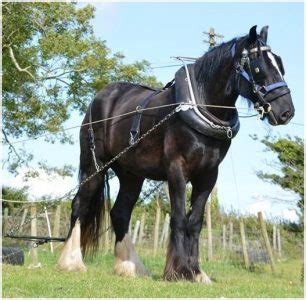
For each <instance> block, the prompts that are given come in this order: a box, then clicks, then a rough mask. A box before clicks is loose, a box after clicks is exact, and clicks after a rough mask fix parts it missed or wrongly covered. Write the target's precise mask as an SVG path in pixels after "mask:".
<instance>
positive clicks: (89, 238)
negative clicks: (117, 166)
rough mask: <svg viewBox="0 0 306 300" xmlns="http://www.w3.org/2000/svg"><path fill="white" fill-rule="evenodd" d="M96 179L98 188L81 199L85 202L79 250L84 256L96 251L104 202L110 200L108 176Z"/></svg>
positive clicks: (105, 204)
mask: <svg viewBox="0 0 306 300" xmlns="http://www.w3.org/2000/svg"><path fill="white" fill-rule="evenodd" d="M98 177H100V178H99V188H98V189H96V191H95V192H94V193H90V197H86V196H85V197H86V200H85V199H82V200H83V201H86V202H87V203H86V208H85V211H82V218H81V248H82V251H83V254H84V255H85V254H89V253H90V254H92V255H93V254H95V253H96V251H97V250H98V247H99V237H100V235H101V234H102V233H103V232H101V227H102V226H101V225H102V219H103V218H104V215H105V211H106V207H108V206H107V203H105V202H106V201H107V200H109V199H110V198H109V183H108V174H107V173H106V174H102V175H101V176H98ZM101 177H102V182H101ZM96 180H97V179H96ZM89 184H90V183H89ZM103 230H108V228H103Z"/></svg>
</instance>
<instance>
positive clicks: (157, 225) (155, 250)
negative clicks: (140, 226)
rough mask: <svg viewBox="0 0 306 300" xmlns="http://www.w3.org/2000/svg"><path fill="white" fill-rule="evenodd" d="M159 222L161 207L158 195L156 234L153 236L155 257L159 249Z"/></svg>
mask: <svg viewBox="0 0 306 300" xmlns="http://www.w3.org/2000/svg"><path fill="white" fill-rule="evenodd" d="M159 222H160V205H159V195H158V194H157V195H156V215H155V224H154V234H153V239H154V240H153V255H156V253H157V247H158V233H159Z"/></svg>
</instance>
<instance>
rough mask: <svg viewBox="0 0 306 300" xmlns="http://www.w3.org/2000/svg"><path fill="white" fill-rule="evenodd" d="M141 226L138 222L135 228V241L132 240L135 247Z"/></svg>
mask: <svg viewBox="0 0 306 300" xmlns="http://www.w3.org/2000/svg"><path fill="white" fill-rule="evenodd" d="M139 226H140V221H139V220H137V221H136V224H135V227H134V233H133V239H132V243H133V244H134V245H135V244H136V240H137V235H138V231H139Z"/></svg>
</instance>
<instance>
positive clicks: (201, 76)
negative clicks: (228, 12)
mask: <svg viewBox="0 0 306 300" xmlns="http://www.w3.org/2000/svg"><path fill="white" fill-rule="evenodd" d="M244 39H245V37H242V38H241V37H239V38H234V39H232V40H230V41H228V42H224V43H222V44H220V45H218V46H215V47H213V48H212V49H210V50H208V51H207V52H206V53H205V54H204V55H202V56H201V57H200V58H198V59H197V60H196V63H195V75H196V79H197V81H198V82H199V83H202V82H203V83H204V82H207V81H208V80H209V79H210V76H211V75H212V74H215V72H216V71H217V70H218V69H219V68H220V66H222V65H224V62H226V61H228V62H231V61H232V55H231V48H232V46H233V43H234V42H235V41H237V42H238V41H239V43H240V41H242V40H244Z"/></svg>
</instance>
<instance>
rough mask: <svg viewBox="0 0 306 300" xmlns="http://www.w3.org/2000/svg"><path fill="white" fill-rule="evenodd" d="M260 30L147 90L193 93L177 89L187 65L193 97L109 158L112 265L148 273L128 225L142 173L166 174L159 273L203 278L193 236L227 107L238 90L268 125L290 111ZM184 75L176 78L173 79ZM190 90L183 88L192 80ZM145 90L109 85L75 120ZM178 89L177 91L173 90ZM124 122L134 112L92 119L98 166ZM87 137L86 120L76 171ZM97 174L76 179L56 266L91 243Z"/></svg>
mask: <svg viewBox="0 0 306 300" xmlns="http://www.w3.org/2000/svg"><path fill="white" fill-rule="evenodd" d="M267 31H268V27H267V26H266V27H264V28H262V30H261V32H260V34H259V35H258V34H257V33H256V26H254V27H252V28H251V29H250V31H249V34H248V35H246V36H243V37H240V38H236V39H233V40H231V41H229V42H226V43H223V44H221V45H219V46H216V47H214V48H212V49H211V50H209V51H208V52H207V53H205V54H204V55H203V56H202V57H200V58H199V59H198V60H197V61H196V62H195V63H194V64H191V65H188V66H186V67H183V68H182V69H181V70H180V71H179V72H178V73H177V78H176V82H175V84H174V85H172V86H171V87H169V88H167V89H165V90H163V91H162V92H160V93H154V95H153V96H152V97H151V99H150V101H149V104H148V107H155V106H160V105H166V104H175V103H179V102H180V101H181V102H187V101H189V102H190V101H191V100H194V99H191V100H190V97H191V93H188V95H187V96H186V95H185V94H184V88H183V87H182V86H179V85H181V84H182V85H183V84H185V85H186V84H187V81H188V78H187V77H188V73H189V72H190V74H189V77H190V78H191V84H192V86H193V93H194V96H195V98H196V104H198V106H197V107H196V106H192V105H190V106H189V107H187V111H181V112H180V113H179V114H175V115H174V116H172V117H171V118H170V119H169V120H168V121H167V122H165V123H164V124H162V126H160V127H159V128H157V129H156V131H155V132H154V133H152V134H151V135H150V136H148V137H146V138H144V139H143V140H141V141H140V142H139V143H138V144H137V145H135V147H133V148H132V149H131V150H130V151H128V152H126V153H125V154H124V155H123V156H121V157H120V158H119V159H118V160H116V161H115V162H113V163H112V164H111V166H110V167H111V169H112V170H113V171H114V172H115V173H116V175H117V176H118V178H119V181H120V190H119V193H118V196H117V199H116V202H115V204H114V206H113V208H112V209H111V212H110V215H111V220H112V225H113V228H114V231H115V234H116V244H115V256H116V261H115V272H116V273H117V274H120V275H127V276H133V275H135V274H143V275H146V274H147V271H146V270H145V268H144V266H143V265H142V263H141V262H140V260H139V258H138V257H137V255H136V253H135V250H134V248H133V246H132V243H131V241H130V239H129V237H128V234H127V232H128V226H129V222H130V217H131V213H132V211H133V207H134V205H135V203H136V201H137V199H138V197H139V194H140V191H141V187H142V184H143V182H144V179H145V178H150V179H153V180H160V181H167V182H168V185H169V193H170V199H171V222H170V227H171V235H170V241H169V247H168V253H167V259H166V266H165V270H164V277H165V279H167V280H176V279H181V278H184V279H188V280H192V281H198V282H203V283H209V282H210V280H209V278H208V277H207V276H206V275H205V273H204V272H202V271H201V269H200V266H199V261H198V254H199V249H198V245H199V235H200V231H201V228H202V223H203V215H204V207H205V203H206V201H207V198H208V196H209V194H210V192H211V190H212V188H213V187H214V185H215V183H216V179H217V176H218V168H219V164H220V163H221V161H222V160H223V158H224V157H225V155H226V153H227V151H228V149H229V147H230V145H231V138H232V137H233V136H234V135H235V134H236V132H237V131H238V129H239V121H238V120H237V110H236V109H230V108H228V107H232V108H235V102H236V100H237V98H238V96H239V95H241V96H242V97H244V98H246V99H248V100H247V101H249V102H250V103H253V104H254V106H255V108H256V109H257V110H258V112H259V113H260V114H261V117H262V119H267V120H268V122H269V123H270V124H271V125H279V124H287V123H288V122H289V120H290V119H291V118H292V117H293V115H294V107H293V104H292V100H291V96H290V91H289V89H288V87H287V85H286V83H285V82H284V81H283V75H284V69H283V65H282V62H281V59H280V57H278V56H277V55H275V54H273V53H272V52H271V49H270V47H269V46H267V44H266V42H267ZM186 69H188V72H186ZM180 72H181V74H179V73H180ZM182 76H183V79H184V80H181V79H182ZM185 78H187V79H186V80H187V81H186V80H185ZM180 80H181V81H180ZM184 82H185V83H184ZM189 83H190V82H189V81H188V84H189ZM188 89H189V92H191V90H192V89H191V87H190V86H188ZM152 93H153V92H152V90H150V89H148V88H146V87H143V86H140V85H136V84H132V83H125V82H118V83H113V84H110V85H109V86H107V87H106V88H105V89H104V90H102V91H100V92H99V93H98V94H97V96H96V97H95V99H94V100H93V102H92V104H91V106H90V108H89V109H88V111H87V113H86V116H85V118H84V121H83V124H85V123H88V122H89V121H90V120H92V121H93V122H94V121H96V120H101V119H105V118H108V117H110V116H115V115H119V114H124V113H126V112H129V111H133V110H135V108H136V107H137V106H139V105H140V104H141V103H142V101H143V100H144V99H146V98H147V97H148V95H152ZM184 95H185V96H186V99H185V100H184V99H183V101H182V99H178V98H180V97H184ZM191 98H192V97H191ZM190 103H192V101H191V102H190ZM193 104H195V103H193ZM207 105H208V106H207ZM209 105H211V106H209ZM215 106H218V107H215ZM222 106H223V108H222ZM195 108H196V109H197V111H195ZM173 109H174V106H168V107H162V108H159V109H155V110H150V111H149V112H144V113H143V116H142V122H141V126H140V132H141V133H145V132H146V131H148V130H149V129H150V128H152V127H153V126H154V125H155V124H156V123H158V122H159V121H160V120H162V119H163V118H164V117H165V116H167V115H168V114H169V113H170V112H171V111H172V110H173ZM199 113H200V114H201V115H202V116H200V115H199ZM188 114H190V116H188ZM191 114H193V115H191ZM203 116H204V118H203ZM205 120H206V121H205ZM132 121H133V117H132V116H126V117H122V118H120V119H112V120H109V121H107V122H104V123H95V124H93V126H92V127H93V133H94V138H95V156H96V158H97V163H98V164H99V165H103V164H104V163H106V162H108V161H109V160H111V159H112V158H114V157H115V156H116V155H117V154H118V153H120V152H121V151H122V150H123V149H125V148H126V147H127V146H128V145H129V142H130V129H131V126H132ZM205 122H206V123H205ZM211 123H213V125H211ZM201 124H202V125H201ZM214 124H215V125H214ZM216 124H217V125H216ZM201 126H202V127H201ZM203 126H204V127H203ZM205 126H206V127H205ZM209 126H210V127H209ZM88 139H89V131H88V127H87V126H83V127H82V129H81V132H80V146H81V156H80V180H84V179H85V178H87V177H88V176H90V175H91V174H92V173H94V172H95V171H96V168H95V164H94V162H93V155H92V152H91V150H90V147H89V141H88ZM105 174H106V170H104V171H103V172H100V173H99V174H98V175H97V176H95V177H93V178H92V179H91V180H89V181H88V182H87V183H85V184H84V185H82V186H81V187H80V188H79V190H78V192H77V194H76V196H75V198H74V199H73V202H72V214H71V228H70V232H69V235H68V238H67V241H66V244H65V247H64V250H63V252H62V255H61V258H60V260H59V266H60V267H61V268H62V269H67V270H85V266H84V264H83V262H82V255H81V250H80V246H81V247H82V250H83V252H85V251H86V250H89V249H95V248H96V245H97V242H98V236H99V228H100V219H101V212H102V209H103V207H104V205H103V203H104V196H103V194H104V187H105ZM188 182H191V184H192V196H191V209H190V211H188V212H186V207H185V203H186V197H185V194H186V184H187V183H188Z"/></svg>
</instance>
